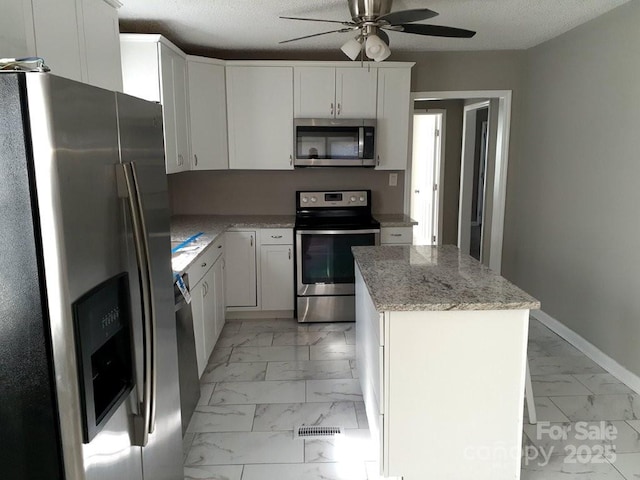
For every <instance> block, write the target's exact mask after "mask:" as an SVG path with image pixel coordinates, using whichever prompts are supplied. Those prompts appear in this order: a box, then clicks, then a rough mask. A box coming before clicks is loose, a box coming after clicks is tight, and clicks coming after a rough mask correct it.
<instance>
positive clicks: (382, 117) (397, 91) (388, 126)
mask: <svg viewBox="0 0 640 480" xmlns="http://www.w3.org/2000/svg"><path fill="white" fill-rule="evenodd" d="M410 90H411V69H410V68H406V67H405V68H379V69H378V105H377V125H376V156H377V162H376V169H377V170H406V168H407V160H408V148H407V147H408V143H409V138H410V137H409V118H410V116H411V114H410V109H411V93H410Z"/></svg>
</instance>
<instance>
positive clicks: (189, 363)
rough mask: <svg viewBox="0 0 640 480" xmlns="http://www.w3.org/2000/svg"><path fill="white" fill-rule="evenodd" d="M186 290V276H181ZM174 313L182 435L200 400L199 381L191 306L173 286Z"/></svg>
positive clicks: (176, 287)
mask: <svg viewBox="0 0 640 480" xmlns="http://www.w3.org/2000/svg"><path fill="white" fill-rule="evenodd" d="M182 280H183V281H184V282H185V285H186V286H187V288H189V280H188V278H187V275H183V276H182ZM173 292H174V298H175V312H176V330H177V341H178V378H179V382H180V406H181V412H182V435H184V432H185V431H186V430H187V427H188V426H189V421H190V420H191V416H192V415H193V411H194V410H195V408H196V405H197V404H198V400H199V398H200V381H199V379H198V364H197V361H196V340H195V336H194V334H193V316H192V315H191V305H190V304H188V303H187V301H186V300H185V299H184V296H183V295H182V292H180V289H179V288H178V286H177V285H176V284H175V283H174V286H173Z"/></svg>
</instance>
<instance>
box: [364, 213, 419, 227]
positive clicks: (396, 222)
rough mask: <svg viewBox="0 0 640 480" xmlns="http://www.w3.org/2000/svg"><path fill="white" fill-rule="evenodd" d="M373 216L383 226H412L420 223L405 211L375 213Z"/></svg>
mask: <svg viewBox="0 0 640 480" xmlns="http://www.w3.org/2000/svg"><path fill="white" fill-rule="evenodd" d="M373 218H375V219H376V220H378V221H379V222H380V226H381V227H411V226H413V225H418V222H416V221H415V220H414V219H413V218H411V217H410V216H408V215H405V214H404V213H374V214H373Z"/></svg>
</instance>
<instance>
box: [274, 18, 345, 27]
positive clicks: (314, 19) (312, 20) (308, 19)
mask: <svg viewBox="0 0 640 480" xmlns="http://www.w3.org/2000/svg"><path fill="white" fill-rule="evenodd" d="M280 18H284V19H286V20H304V21H305V22H327V23H339V24H340V25H346V26H348V27H352V26H355V23H353V22H341V21H340V20H323V19H321V18H300V17H280Z"/></svg>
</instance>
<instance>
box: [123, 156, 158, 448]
mask: <svg viewBox="0 0 640 480" xmlns="http://www.w3.org/2000/svg"><path fill="white" fill-rule="evenodd" d="M122 170H123V172H124V178H125V181H126V186H127V198H128V200H129V201H128V203H129V211H130V213H131V224H132V227H133V239H134V244H135V250H136V262H137V264H138V271H139V277H140V292H141V296H142V316H143V319H142V320H143V321H142V331H143V340H142V347H143V374H142V377H143V385H142V388H141V389H139V390H138V395H139V396H140V394H142V395H141V396H142V400H141V401H140V409H139V412H138V414H137V415H136V416H135V417H134V430H135V434H134V441H133V443H134V444H135V445H137V446H140V447H144V446H146V445H147V443H148V441H149V434H150V433H153V431H154V429H155V399H154V394H155V388H156V376H155V374H156V372H155V363H156V362H155V360H156V359H155V355H156V352H155V348H154V345H155V311H154V309H153V280H152V278H151V271H150V268H149V266H150V255H149V242H148V237H147V229H146V225H145V221H144V214H143V210H142V201H141V198H140V194H139V192H140V189H139V185H138V177H137V173H136V167H135V164H134V163H133V162H132V163H126V164H123V165H122ZM140 390H142V391H140Z"/></svg>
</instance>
